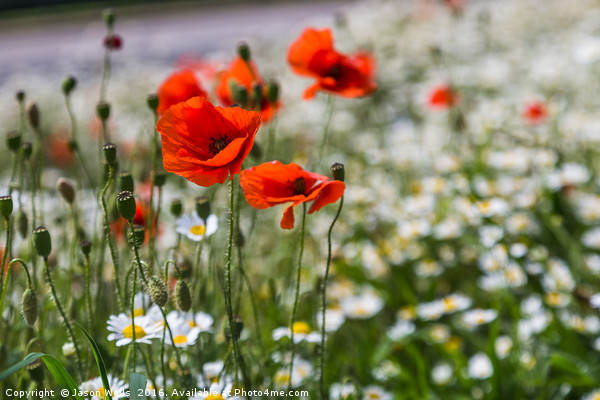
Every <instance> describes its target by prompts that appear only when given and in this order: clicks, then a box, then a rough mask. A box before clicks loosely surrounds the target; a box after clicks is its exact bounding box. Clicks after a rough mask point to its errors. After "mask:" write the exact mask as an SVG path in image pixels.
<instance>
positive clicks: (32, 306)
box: [21, 288, 39, 326]
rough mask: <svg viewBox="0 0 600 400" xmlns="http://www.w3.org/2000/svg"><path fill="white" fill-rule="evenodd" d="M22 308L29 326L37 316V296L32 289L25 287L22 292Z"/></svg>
mask: <svg viewBox="0 0 600 400" xmlns="http://www.w3.org/2000/svg"><path fill="white" fill-rule="evenodd" d="M21 305H22V308H23V310H22V311H23V318H24V319H25V322H26V323H27V325H29V326H33V324H35V321H36V320H37V317H38V306H39V302H38V297H37V294H36V293H35V291H34V290H33V289H30V288H27V289H25V291H24V292H23V298H22V301H21Z"/></svg>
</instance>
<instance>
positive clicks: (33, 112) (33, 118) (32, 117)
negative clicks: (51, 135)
mask: <svg viewBox="0 0 600 400" xmlns="http://www.w3.org/2000/svg"><path fill="white" fill-rule="evenodd" d="M27 117H28V118H29V123H30V124H31V126H32V127H33V129H34V130H36V131H37V130H38V129H40V109H39V108H38V106H37V104H36V103H32V104H31V105H30V106H29V109H28V110H27Z"/></svg>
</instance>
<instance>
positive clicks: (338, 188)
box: [308, 181, 346, 214]
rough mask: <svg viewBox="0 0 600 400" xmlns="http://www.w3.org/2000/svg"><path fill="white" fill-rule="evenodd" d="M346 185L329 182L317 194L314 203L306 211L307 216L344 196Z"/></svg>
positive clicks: (338, 182)
mask: <svg viewBox="0 0 600 400" xmlns="http://www.w3.org/2000/svg"><path fill="white" fill-rule="evenodd" d="M345 189H346V185H345V184H344V182H341V181H330V182H327V183H326V184H325V185H324V186H323V188H322V189H321V190H320V191H319V194H318V196H317V198H316V199H315V201H314V202H313V203H312V205H311V206H310V209H309V210H308V213H309V214H312V213H314V212H315V211H319V210H320V209H321V208H322V207H323V206H326V205H327V204H331V203H335V202H336V201H338V199H339V198H340V197H342V195H343V194H344V190H345Z"/></svg>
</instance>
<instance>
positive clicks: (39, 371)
mask: <svg viewBox="0 0 600 400" xmlns="http://www.w3.org/2000/svg"><path fill="white" fill-rule="evenodd" d="M26 369H27V372H28V373H29V376H30V377H31V379H32V380H33V381H35V382H36V383H37V384H38V385H41V384H42V383H44V367H43V366H42V362H41V359H40V358H38V359H37V360H35V361H33V362H32V363H30V364H28V365H27V367H26Z"/></svg>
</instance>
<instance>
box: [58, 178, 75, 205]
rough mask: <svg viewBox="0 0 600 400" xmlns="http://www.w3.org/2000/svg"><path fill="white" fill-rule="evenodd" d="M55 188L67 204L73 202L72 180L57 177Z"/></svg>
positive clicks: (73, 188)
mask: <svg viewBox="0 0 600 400" xmlns="http://www.w3.org/2000/svg"><path fill="white" fill-rule="evenodd" d="M56 189H57V190H58V193H60V195H61V197H62V198H63V199H64V200H65V201H66V202H67V204H73V202H74V201H75V187H74V184H73V181H71V180H70V179H67V178H58V181H57V182H56Z"/></svg>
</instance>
